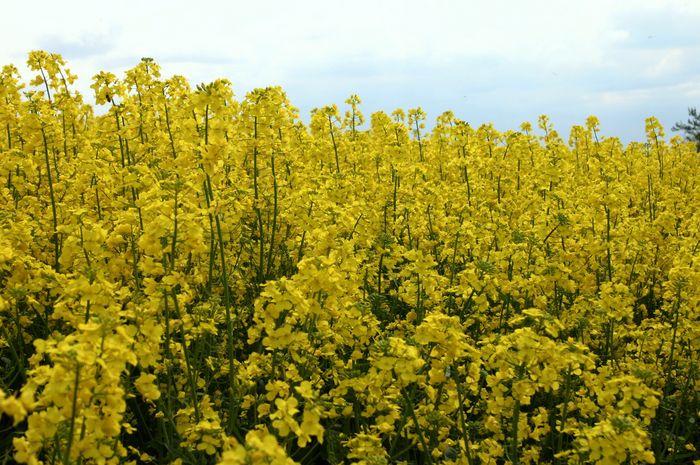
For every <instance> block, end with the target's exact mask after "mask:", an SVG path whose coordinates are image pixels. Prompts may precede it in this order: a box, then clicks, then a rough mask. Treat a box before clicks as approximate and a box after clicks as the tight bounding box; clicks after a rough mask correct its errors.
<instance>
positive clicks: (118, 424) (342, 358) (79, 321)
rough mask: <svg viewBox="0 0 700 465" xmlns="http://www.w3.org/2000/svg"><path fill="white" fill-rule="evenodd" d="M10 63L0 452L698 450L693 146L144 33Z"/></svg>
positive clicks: (697, 222) (57, 459) (628, 454)
mask: <svg viewBox="0 0 700 465" xmlns="http://www.w3.org/2000/svg"><path fill="white" fill-rule="evenodd" d="M28 65H29V67H30V68H31V69H32V70H33V71H35V72H36V77H35V78H34V79H33V80H32V81H31V82H30V83H29V85H28V86H25V85H24V84H22V83H21V79H20V77H19V76H18V73H17V70H16V68H14V67H13V66H6V67H4V68H3V70H2V74H1V75H0V126H1V127H2V132H3V137H2V138H1V139H0V150H1V152H0V153H1V154H0V180H1V182H2V185H1V187H0V198H1V201H0V283H1V287H0V363H1V364H2V365H1V367H0V415H1V416H0V454H1V455H0V463H12V462H13V461H16V462H19V463H28V464H36V463H50V464H55V463H63V464H70V463H74V464H89V463H127V462H131V463H134V462H139V463H141V462H149V461H153V462H154V463H211V464H213V463H222V464H243V463H271V464H291V463H301V464H311V463H330V464H339V463H358V464H387V463H424V464H425V463H428V464H432V463H444V464H468V465H474V464H496V463H511V464H526V463H533V464H534V463H572V464H574V463H597V464H619V463H654V462H656V463H690V462H692V461H693V460H698V459H699V458H700V457H699V456H698V452H697V451H696V449H695V447H694V444H698V443H700V432H699V429H698V420H700V417H698V412H699V411H700V399H699V394H698V392H699V391H698V360H699V359H700V357H699V354H700V325H698V320H699V319H700V253H699V251H700V156H699V155H698V153H697V151H696V148H695V146H694V144H692V143H688V142H684V141H682V140H681V139H680V138H678V137H676V138H673V139H671V140H670V141H667V140H666V139H665V138H664V132H663V129H662V127H661V126H660V124H659V123H658V121H657V120H656V119H654V118H649V119H648V120H647V122H646V128H647V141H646V142H643V143H630V144H629V145H627V146H623V144H621V143H620V141H619V140H618V139H616V138H608V137H604V138H599V136H598V121H597V120H596V118H594V117H591V118H589V119H588V120H587V122H586V125H585V126H581V127H580V126H575V127H573V128H572V129H571V134H570V137H569V138H568V140H567V141H565V140H563V139H562V138H561V137H560V136H559V135H558V134H557V132H556V131H555V130H554V129H553V127H552V125H551V123H550V122H549V121H548V119H547V118H546V117H544V116H543V117H541V118H540V119H539V122H538V129H536V130H533V128H532V127H531V125H530V124H528V123H525V124H523V125H522V126H521V127H520V128H519V130H517V131H506V132H498V131H496V130H495V129H494V128H493V127H492V126H491V125H484V126H481V127H479V128H473V127H471V126H469V125H468V124H467V123H465V122H464V121H461V120H459V119H457V118H455V116H454V115H453V114H452V113H451V112H446V113H444V114H442V115H441V116H440V117H439V118H438V119H437V121H436V123H435V126H434V129H432V130H431V131H429V132H428V131H426V129H425V125H424V120H425V114H424V113H423V112H422V111H421V110H420V109H418V108H417V109H412V110H409V111H408V113H405V112H404V111H401V110H396V111H394V112H393V113H392V114H391V115H387V114H386V113H383V112H377V113H374V114H372V115H371V118H370V120H369V121H367V122H365V121H364V117H363V115H362V112H361V109H360V100H359V98H357V97H356V96H353V97H351V98H350V99H348V100H347V101H346V102H345V104H346V108H347V111H343V112H341V111H340V110H339V109H338V107H337V106H335V105H332V106H327V107H323V108H320V109H317V110H315V111H314V112H313V113H312V115H311V121H310V124H309V125H305V124H303V122H302V121H301V120H300V119H299V116H298V114H297V112H296V110H295V109H294V108H293V107H292V106H291V105H290V103H289V102H288V100H287V98H286V96H285V94H284V92H283V91H282V90H281V89H280V88H277V87H270V88H265V89H255V90H253V91H251V92H250V93H248V94H247V95H246V96H245V97H244V98H242V99H240V100H236V99H235V98H234V95H233V92H232V88H231V85H230V83H229V82H228V81H225V80H218V81H215V82H213V83H210V84H206V85H199V86H196V88H194V89H193V88H191V87H190V85H189V84H188V82H187V81H186V80H185V79H184V78H182V77H179V76H175V77H172V78H170V79H164V78H162V77H161V76H160V72H159V67H158V65H157V64H156V63H154V62H153V61H152V60H150V59H144V60H142V61H141V63H139V64H138V65H137V66H135V67H134V68H133V69H130V70H129V71H127V72H126V73H125V75H124V76H123V77H122V78H117V77H116V76H114V75H113V74H111V73H108V72H102V73H100V74H98V75H96V76H95V77H94V78H93V81H94V84H93V86H92V87H93V89H94V90H95V95H96V101H97V104H98V105H100V106H102V108H105V110H104V111H102V114H100V115H96V114H95V111H94V108H92V107H91V106H90V105H87V104H86V103H85V102H84V101H83V99H82V97H81V96H80V95H79V94H78V93H77V92H75V91H73V90H72V88H71V86H72V84H73V83H74V80H75V77H74V76H73V75H72V74H71V73H70V72H69V71H68V69H67V68H66V67H65V63H64V61H63V59H62V58H61V57H60V56H58V55H55V54H49V53H46V52H32V53H31V54H30V55H29V60H28Z"/></svg>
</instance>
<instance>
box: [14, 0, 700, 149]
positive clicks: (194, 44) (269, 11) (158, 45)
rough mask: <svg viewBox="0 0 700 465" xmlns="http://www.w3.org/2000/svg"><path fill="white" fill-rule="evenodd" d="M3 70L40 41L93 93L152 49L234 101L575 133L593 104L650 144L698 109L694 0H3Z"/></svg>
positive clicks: (699, 46)
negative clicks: (222, 88) (260, 91)
mask: <svg viewBox="0 0 700 465" xmlns="http://www.w3.org/2000/svg"><path fill="white" fill-rule="evenodd" d="M0 18H1V19H0V66H1V65H5V64H14V65H16V66H18V67H19V68H20V71H21V72H22V75H23V77H24V78H25V79H26V81H27V82H28V81H29V80H30V79H31V77H32V75H31V74H30V73H29V72H28V71H27V69H26V66H25V61H26V59H27V54H28V53H29V51H31V50H37V49H42V50H46V51H49V52H54V53H60V54H61V55H62V56H63V57H64V58H65V59H66V60H67V61H68V67H69V68H70V69H71V71H72V72H73V73H74V74H77V75H78V76H79V81H78V82H77V83H76V88H77V90H78V91H80V92H81V93H83V95H85V97H86V100H87V101H94V100H93V95H92V90H91V89H90V87H89V86H90V83H91V77H92V76H93V75H94V74H96V73H97V72H99V71H111V72H113V73H115V74H117V75H121V74H122V73H123V72H124V71H125V70H127V69H129V68H131V67H133V66H135V65H136V64H137V63H138V62H139V60H140V59H141V57H152V58H154V59H155V60H156V62H158V63H159V64H160V65H161V67H162V70H163V75H164V76H165V77H169V76H171V75H174V74H179V75H183V76H185V77H186V78H187V79H188V80H189V81H190V83H191V84H192V85H193V86H194V85H195V84H198V83H200V82H210V81H212V80H214V79H217V78H227V79H229V80H230V81H231V82H232V84H233V89H234V92H235V94H236V96H237V98H239V99H242V98H243V97H244V96H245V94H246V93H247V92H248V91H250V90H252V89H254V88H256V87H266V86H269V85H280V86H282V87H283V89H284V90H285V91H286V92H287V95H288V97H289V99H290V100H291V102H292V104H293V105H294V106H296V107H297V108H299V110H300V114H301V116H302V119H304V120H305V121H308V118H309V116H308V115H309V112H310V110H311V109H312V108H314V107H321V106H324V105H328V104H332V103H336V104H338V106H339V107H340V108H341V110H342V109H343V107H344V103H343V102H344V100H346V99H347V98H348V97H349V96H350V95H351V94H357V95H359V96H360V98H361V99H362V105H361V110H362V111H363V113H364V114H365V116H366V118H367V119H369V115H370V114H371V113H372V112H374V111H378V110H383V111H385V112H387V113H391V112H392V111H393V110H394V109H396V108H403V109H405V110H408V109H409V108H414V107H418V106H420V107H421V108H422V109H423V110H424V111H425V112H426V113H427V115H428V120H429V125H430V121H434V120H435V118H436V117H437V116H438V115H439V114H441V113H442V112H444V111H446V110H452V111H453V112H454V113H455V115H456V116H457V117H458V118H460V119H463V120H465V121H467V122H468V123H470V124H471V125H472V126H475V127H476V126H479V125H481V124H484V123H493V124H494V126H495V127H496V128H497V129H499V130H506V129H516V128H517V127H518V126H519V125H520V124H521V123H522V122H524V121H531V122H533V123H534V122H536V121H537V117H538V116H539V115H541V114H547V115H548V116H549V117H550V119H551V121H552V122H553V124H554V126H555V129H557V130H558V131H559V133H560V134H561V135H562V136H563V137H566V136H567V135H568V133H569V129H570V127H571V126H572V125H574V124H580V125H583V124H585V120H586V117H587V116H589V115H596V116H598V118H599V119H600V121H601V132H602V134H603V135H608V136H617V137H620V139H622V140H623V142H630V141H633V140H644V119H645V118H647V117H649V116H656V117H657V118H659V120H660V121H661V123H662V124H663V125H664V126H665V127H666V129H667V135H673V133H671V126H673V124H674V123H675V122H677V121H681V120H683V121H684V120H686V119H687V116H688V114H687V109H688V107H695V106H697V107H700V27H699V26H700V1H698V0H587V1H583V0H579V1H569V0H528V1H521V0H489V1H486V0H480V1H475V0H461V1H460V0H452V1H448V0H430V1H426V0H402V1H399V0H369V1H367V0H355V1H353V2H348V1H339V0H324V1H320V0H295V1H283V0H279V1H273V0H255V1H237V0H197V1H192V0H189V1H180V0H169V1H156V0H151V1H148V0H140V1H132V0H121V1H120V2H102V1H95V0H82V1H81V0H62V1H60V2H57V1H53V0H50V1H44V0H41V1H38V0H35V1H33V2H31V3H30V2H26V1H16V0H3V8H2V16H1V17H0Z"/></svg>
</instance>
